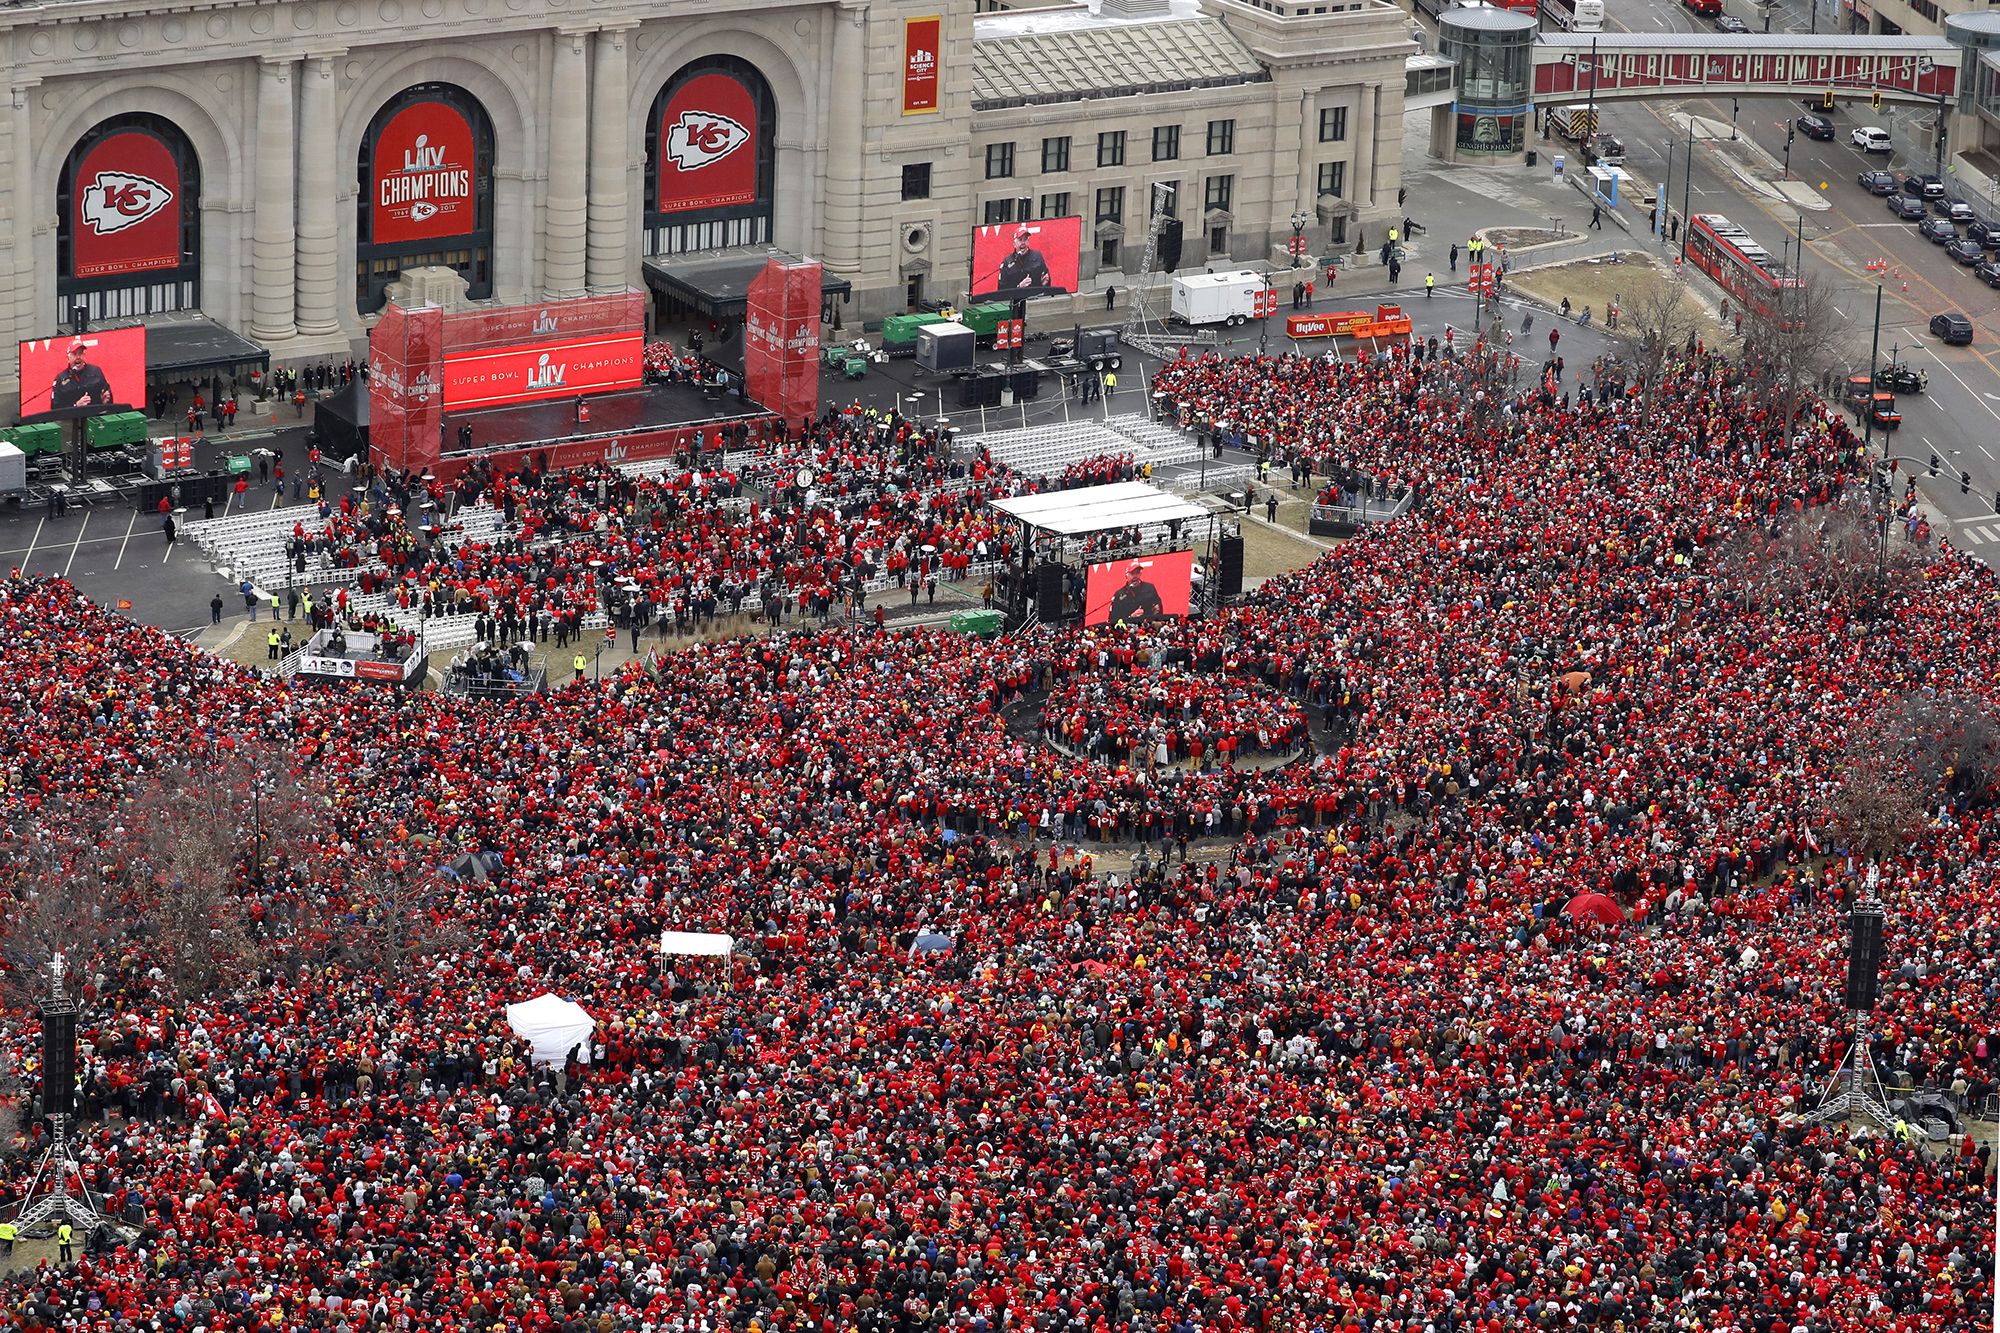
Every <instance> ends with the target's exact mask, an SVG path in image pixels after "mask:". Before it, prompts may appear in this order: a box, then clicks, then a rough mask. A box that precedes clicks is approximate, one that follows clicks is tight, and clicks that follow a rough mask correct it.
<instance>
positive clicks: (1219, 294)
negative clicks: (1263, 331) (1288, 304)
mask: <svg viewBox="0 0 2000 1333" xmlns="http://www.w3.org/2000/svg"><path fill="white" fill-rule="evenodd" d="M1266 281H1267V280H1266V278H1265V277H1264V275H1263V274H1261V273H1259V272H1257V271H1256V270H1254V269H1247V268H1245V269H1236V270H1234V271H1232V272H1228V273H1189V274H1186V275H1185V276H1183V275H1181V274H1178V273H1177V274H1175V275H1174V291H1173V299H1172V304H1171V305H1170V307H1169V314H1170V315H1171V316H1172V318H1173V320H1174V321H1175V322H1176V323H1179V324H1193V325H1204V324H1241V323H1243V322H1244V321H1245V320H1247V319H1252V318H1254V317H1255V316H1256V313H1257V294H1258V293H1259V292H1261V291H1263V290H1264V286H1265V283H1266Z"/></svg>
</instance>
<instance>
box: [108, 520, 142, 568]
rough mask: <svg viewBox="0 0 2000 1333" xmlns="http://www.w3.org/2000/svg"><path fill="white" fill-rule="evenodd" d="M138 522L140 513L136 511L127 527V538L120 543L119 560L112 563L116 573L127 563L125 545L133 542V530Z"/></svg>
mask: <svg viewBox="0 0 2000 1333" xmlns="http://www.w3.org/2000/svg"><path fill="white" fill-rule="evenodd" d="M138 521H139V511H138V510H136V509H134V510H133V511H132V521H131V522H130V523H127V524H126V525H125V536H124V537H123V538H122V539H121V540H120V541H119V543H118V558H117V559H116V560H114V561H112V562H111V569H112V571H113V572H114V573H115V572H117V569H118V566H120V565H122V564H124V563H125V543H126V542H129V541H131V540H132V528H133V525H134V524H136V523H138Z"/></svg>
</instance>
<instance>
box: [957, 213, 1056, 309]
mask: <svg viewBox="0 0 2000 1333" xmlns="http://www.w3.org/2000/svg"><path fill="white" fill-rule="evenodd" d="M1082 245H1083V219H1082V218H1042V219H1040V220H1039V221H1035V222H1006V223H1002V224H1000V225H998V226H991V227H975V228H973V231H972V299H973V300H975V301H995V300H998V301H1025V300H1028V299H1029V298H1030V297H1035V296H1059V295H1061V294H1063V293H1065V292H1073V291H1075V290H1076V266H1077V261H1078V255H1079V253H1080V247H1081V246H1082Z"/></svg>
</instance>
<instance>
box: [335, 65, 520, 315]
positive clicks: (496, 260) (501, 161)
mask: <svg viewBox="0 0 2000 1333" xmlns="http://www.w3.org/2000/svg"><path fill="white" fill-rule="evenodd" d="M372 55H373V53H372V52H371V56H372ZM339 69H340V70H341V71H342V72H343V86H342V87H341V88H340V89H339V91H338V94H337V96H338V97H339V101H340V116H339V130H338V132H337V134H336V137H335V144H334V151H335V154H336V156H335V159H334V160H335V161H336V162H337V163H339V164H340V167H339V169H338V171H337V172H336V173H335V179H336V180H337V181H338V183H339V184H338V191H339V193H338V196H337V198H336V199H335V210H334V216H335V220H336V221H335V225H336V227H337V228H338V232H339V242H338V244H339V251H338V252H339V254H340V255H341V256H342V257H343V261H344V262H345V263H348V264H350V265H352V264H353V263H354V262H355V261H354V257H355V255H356V254H357V253H358V252H359V248H360V240H361V233H360V230H359V227H358V225H357V220H358V213H359V209H358V208H357V206H356V203H357V191H356V187H357V184H358V182H357V179H356V172H357V169H358V164H359V162H360V160H361V145H362V141H363V139H364V138H366V136H367V134H368V131H369V127H370V126H371V125H372V124H373V123H374V121H375V118H376V115H377V113H378V112H380V111H381V109H382V108H383V106H384V105H386V104H387V103H388V102H389V101H390V100H391V99H393V98H395V97H396V96H397V95H398V94H400V93H401V92H403V90H405V89H406V88H409V87H411V86H413V85H416V84H424V83H442V84H450V85H452V86H454V87H457V88H459V89H462V90H463V91H464V92H465V93H467V94H468V95H470V96H471V97H472V99H473V100H474V101H476V102H477V103H478V104H479V106H480V108H481V109H482V110H483V111H484V112H485V113H486V119H487V121H488V123H489V124H490V125H491V126H492V132H493V228H492V230H493V294H494V297H495V298H496V299H497V300H500V301H502V302H507V303H517V302H520V301H524V300H526V299H527V293H528V289H529V288H530V286H531V285H532V283H533V279H534V272H535V268H534V266H535V263H536V249H535V244H534V219H535V208H534V201H535V198H536V196H537V194H538V192H539V190H540V187H541V181H542V177H543V175H544V174H545V167H544V166H543V163H544V154H543V149H542V145H543V142H544V140H543V132H542V128H541V126H540V123H539V122H538V120H537V118H536V117H535V116H534V115H532V114H531V113H530V108H531V107H532V106H533V105H534V104H535V93H534V85H533V82H532V79H531V77H530V75H529V73H528V71H527V70H526V69H524V68H522V67H520V66H518V65H514V64H510V63H509V62H508V61H507V60H506V59H505V56H504V50H494V49H491V48H489V47H487V46H483V45H481V44H479V43H477V42H473V43H466V44H462V45H457V46H454V47H453V48H452V53H451V54H449V55H439V54H438V53H437V52H436V51H435V50H434V49H430V48H424V47H411V48H408V49H405V50H402V51H399V52H396V53H394V54H393V55H388V56H385V57H384V58H381V59H373V58H371V59H370V60H368V61H366V62H363V61H359V60H343V61H342V62H341V63H340V65H339ZM350 80H351V81H350ZM344 272H345V274H346V276H345V277H344V278H343V280H342V281H343V285H342V288H341V290H343V291H347V292H351V291H353V290H354V284H353V270H352V268H351V267H350V268H348V269H346V270H344ZM340 308H341V309H342V310H343V311H344V312H346V313H344V314H343V319H344V320H350V319H351V320H354V321H356V323H357V324H360V323H366V322H367V320H369V319H372V318H373V316H363V315H360V314H358V313H357V312H356V310H355V306H354V304H353V303H352V302H350V301H342V302H341V304H340Z"/></svg>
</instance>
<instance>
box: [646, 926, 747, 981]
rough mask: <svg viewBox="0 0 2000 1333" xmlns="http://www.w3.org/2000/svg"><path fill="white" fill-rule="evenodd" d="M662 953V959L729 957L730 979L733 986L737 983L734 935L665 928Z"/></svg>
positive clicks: (662, 937) (662, 933)
mask: <svg viewBox="0 0 2000 1333" xmlns="http://www.w3.org/2000/svg"><path fill="white" fill-rule="evenodd" d="M660 955H661V958H662V960H664V959H666V958H671V957H675V956H679V957H683V958H723V959H727V960H728V965H729V981H730V984H731V985H732V986H733V985H735V982H736V940H735V938H734V937H732V936H729V935H718V934H714V933H711V932H708V931H693V930H663V931H661V932H660Z"/></svg>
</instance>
